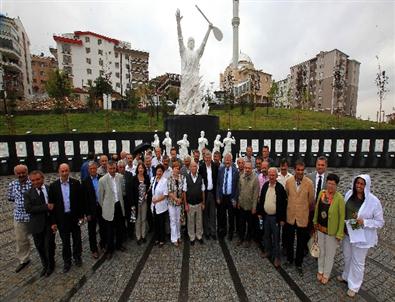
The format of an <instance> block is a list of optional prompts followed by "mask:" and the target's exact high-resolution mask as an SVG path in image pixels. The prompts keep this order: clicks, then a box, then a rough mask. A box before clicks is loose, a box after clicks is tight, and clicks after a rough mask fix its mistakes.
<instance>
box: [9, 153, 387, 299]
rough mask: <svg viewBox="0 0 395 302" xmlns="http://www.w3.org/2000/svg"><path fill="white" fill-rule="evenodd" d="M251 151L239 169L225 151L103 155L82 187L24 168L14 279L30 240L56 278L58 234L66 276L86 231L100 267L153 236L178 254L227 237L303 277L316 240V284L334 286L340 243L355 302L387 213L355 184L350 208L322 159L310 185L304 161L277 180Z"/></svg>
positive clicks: (63, 172) (264, 157)
mask: <svg viewBox="0 0 395 302" xmlns="http://www.w3.org/2000/svg"><path fill="white" fill-rule="evenodd" d="M252 151H253V150H252V147H251V146H248V147H247V148H246V154H245V156H243V157H239V158H238V159H237V160H236V161H234V160H233V156H232V154H231V153H227V154H225V156H224V158H223V159H222V156H221V153H220V152H219V151H216V152H214V154H212V153H211V152H210V151H209V150H208V149H206V148H204V149H202V150H201V152H200V150H194V151H193V153H192V156H188V155H187V156H185V157H184V158H183V160H181V159H180V158H179V156H178V154H177V150H176V148H171V149H170V151H169V154H164V153H162V149H161V148H160V147H156V148H155V149H154V151H151V150H146V151H145V152H143V153H138V154H129V153H127V152H124V151H122V152H121V153H120V155H119V158H118V156H117V155H116V156H111V159H110V160H108V157H107V156H106V155H101V156H100V157H99V161H98V162H96V161H95V155H94V154H92V153H90V154H89V155H88V159H87V160H86V161H85V162H84V164H83V165H82V167H81V180H80V181H79V180H77V179H74V178H72V177H70V167H69V166H68V165H67V164H65V163H64V164H61V165H60V166H59V170H58V173H59V179H57V180H56V181H54V182H52V183H51V184H50V185H49V186H47V185H45V184H44V180H45V179H44V174H43V173H42V172H41V171H37V170H36V171H32V172H30V173H29V174H28V169H27V167H26V166H24V165H18V166H16V167H15V169H14V171H15V175H16V177H17V179H16V180H14V181H12V182H11V183H10V185H9V191H8V199H9V200H10V201H13V202H14V203H15V211H14V221H15V223H14V226H15V233H16V244H17V258H18V260H19V265H18V267H17V268H16V271H17V272H19V271H20V270H22V269H23V268H24V267H25V266H26V265H28V264H29V262H30V260H29V251H30V247H29V238H28V236H29V234H32V235H33V239H34V243H35V246H36V248H37V251H38V253H39V255H40V259H41V262H42V266H43V269H42V272H41V276H44V275H45V276H49V275H51V273H52V272H53V270H54V266H55V260H54V255H55V233H56V231H57V230H59V234H60V237H61V240H62V256H63V261H64V267H63V271H64V272H65V273H66V272H68V271H69V270H70V267H71V264H72V261H71V260H72V258H74V263H75V265H76V266H81V265H82V260H81V259H82V258H81V253H82V244H81V226H82V225H83V224H84V223H85V222H87V225H88V234H89V245H90V251H91V253H92V257H94V258H98V257H99V255H100V253H104V254H105V257H106V258H107V259H111V258H112V256H113V253H114V251H115V250H120V251H125V250H126V249H125V247H124V245H123V243H124V242H125V240H127V239H128V238H129V237H130V238H132V237H135V239H136V241H137V244H138V245H141V244H144V243H145V242H146V238H147V233H148V232H149V231H153V232H154V240H155V244H157V245H158V246H159V247H162V246H163V245H164V244H165V242H166V238H167V236H168V235H170V241H171V243H172V244H173V245H174V246H179V245H180V244H181V243H182V238H183V237H182V233H183V228H184V227H185V233H186V234H187V236H186V237H185V238H188V240H189V242H190V244H191V245H195V242H196V241H197V242H198V243H200V244H204V240H210V239H212V240H216V239H217V237H219V238H220V239H223V238H225V237H226V236H227V239H228V240H229V241H231V240H233V237H234V235H235V234H237V237H238V240H237V243H236V245H237V246H243V247H246V248H248V247H249V246H250V245H251V243H252V242H254V241H255V242H257V243H258V244H260V243H262V242H263V252H262V254H261V256H262V257H263V258H269V259H271V260H273V263H274V266H275V267H279V266H280V265H281V254H282V252H283V253H284V254H285V255H286V259H287V262H286V263H285V265H286V266H290V265H293V264H294V265H295V267H296V269H297V271H298V272H299V273H300V274H302V273H303V270H302V263H303V258H304V257H305V255H306V251H307V250H308V249H307V241H308V240H309V238H310V237H311V236H312V234H313V233H315V235H313V236H316V237H317V238H318V239H317V240H318V245H319V247H320V255H319V257H318V261H317V262H318V272H317V279H318V281H319V282H321V283H322V284H326V283H327V282H328V280H329V278H330V274H331V270H332V266H333V262H334V257H335V254H336V249H337V247H338V245H339V243H340V242H342V245H343V254H344V262H345V264H344V271H343V273H342V275H341V276H338V277H337V279H338V280H339V281H344V282H347V283H348V291H347V294H348V295H349V296H355V294H356V293H357V292H358V290H359V288H360V287H361V284H362V280H363V274H364V266H365V259H366V256H367V252H368V249H369V248H370V247H373V246H375V245H376V244H377V229H379V228H381V227H382V226H383V225H384V220H383V211H382V207H381V203H380V201H379V200H378V199H377V197H375V196H374V195H373V194H372V193H371V192H370V185H371V181H370V177H369V176H368V175H360V176H357V177H356V178H355V180H354V181H353V184H352V188H351V190H350V191H349V192H347V193H346V195H345V197H344V198H343V197H342V195H341V194H340V193H339V192H338V191H337V185H338V183H339V181H340V179H339V177H338V176H337V175H336V174H331V173H329V174H328V172H327V166H328V163H327V159H326V158H325V157H318V159H317V161H316V171H314V172H313V173H311V174H306V175H305V164H304V162H303V161H300V160H297V161H296V163H295V166H294V174H293V175H292V174H290V173H289V172H288V165H289V164H288V161H287V160H286V159H282V160H281V161H280V169H279V170H278V169H277V168H276V167H274V161H273V159H271V158H270V157H269V154H270V151H269V147H267V146H264V147H263V148H262V152H261V154H260V155H259V156H257V157H254V156H253V152H252ZM201 153H202V154H201ZM201 158H202V159H201ZM97 228H98V229H99V242H97V235H96V233H97ZM295 238H296V241H297V243H296V249H295V248H294V241H295ZM71 239H72V241H73V244H72V248H71Z"/></svg>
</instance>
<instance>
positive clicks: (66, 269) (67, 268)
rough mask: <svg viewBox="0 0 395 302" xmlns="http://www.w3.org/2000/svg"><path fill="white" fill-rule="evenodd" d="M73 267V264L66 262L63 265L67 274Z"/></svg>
mask: <svg viewBox="0 0 395 302" xmlns="http://www.w3.org/2000/svg"><path fill="white" fill-rule="evenodd" d="M70 268H71V264H65V265H64V266H63V273H64V274H66V273H67V272H68V271H69V270H70Z"/></svg>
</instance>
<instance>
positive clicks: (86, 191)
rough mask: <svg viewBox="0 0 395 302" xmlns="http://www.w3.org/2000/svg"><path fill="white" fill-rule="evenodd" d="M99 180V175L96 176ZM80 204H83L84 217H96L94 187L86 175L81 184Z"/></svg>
mask: <svg viewBox="0 0 395 302" xmlns="http://www.w3.org/2000/svg"><path fill="white" fill-rule="evenodd" d="M97 177H98V178H99V179H100V175H97ZM81 198H82V200H81V202H83V204H84V205H83V210H84V214H85V215H86V216H93V217H96V214H97V213H96V209H97V200H96V192H95V187H94V186H93V182H92V178H91V177H90V175H88V176H87V177H86V178H85V179H84V180H83V181H82V183H81Z"/></svg>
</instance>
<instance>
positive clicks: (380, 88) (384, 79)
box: [375, 56, 389, 123]
mask: <svg viewBox="0 0 395 302" xmlns="http://www.w3.org/2000/svg"><path fill="white" fill-rule="evenodd" d="M376 59H377V63H378V72H377V74H376V81H375V82H376V86H377V95H378V96H379V119H378V122H379V123H381V122H383V120H382V118H381V112H382V108H383V100H384V97H385V93H386V92H388V91H389V90H388V89H387V85H388V80H389V77H388V76H387V75H386V73H385V70H381V65H380V62H379V57H378V56H376Z"/></svg>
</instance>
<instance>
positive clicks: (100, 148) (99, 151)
mask: <svg viewBox="0 0 395 302" xmlns="http://www.w3.org/2000/svg"><path fill="white" fill-rule="evenodd" d="M93 146H94V147H95V148H94V149H95V154H103V141H94V142H93Z"/></svg>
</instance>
